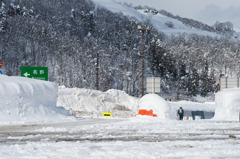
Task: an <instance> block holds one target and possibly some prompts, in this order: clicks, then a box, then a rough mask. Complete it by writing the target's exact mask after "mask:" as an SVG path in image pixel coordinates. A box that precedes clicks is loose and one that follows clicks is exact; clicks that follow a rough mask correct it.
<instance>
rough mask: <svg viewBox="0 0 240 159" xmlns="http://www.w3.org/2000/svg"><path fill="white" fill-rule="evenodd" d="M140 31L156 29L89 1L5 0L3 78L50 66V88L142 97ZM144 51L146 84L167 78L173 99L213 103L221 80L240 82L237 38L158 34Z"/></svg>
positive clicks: (0, 50)
mask: <svg viewBox="0 0 240 159" xmlns="http://www.w3.org/2000/svg"><path fill="white" fill-rule="evenodd" d="M139 24H141V25H143V26H144V25H145V26H147V25H149V22H148V21H146V22H139V21H137V20H136V19H135V18H134V17H126V16H124V15H123V14H122V13H112V12H110V11H108V10H107V9H105V8H101V7H96V6H95V5H94V3H92V2H91V1H89V0H68V1H67V3H66V1H65V0H41V1H36V0H14V1H13V0H12V1H11V0H0V61H1V62H4V67H3V68H2V70H3V73H4V74H6V75H9V76H19V75H20V67H21V66H45V67H48V69H49V80H50V81H53V82H58V83H59V84H60V85H65V86H67V87H79V88H89V89H97V88H99V90H101V91H106V90H108V89H119V90H123V91H125V92H126V93H128V94H130V95H133V96H137V97H139V96H141V86H142V85H141V82H142V81H141V76H142V74H141V71H142V34H141V32H140V31H139V30H138V29H137V26H138V25H139ZM144 44H145V47H144V48H145V77H151V76H156V77H161V89H162V91H163V92H164V93H165V94H176V96H178V98H181V97H182V98H183V97H186V96H189V97H190V96H195V95H197V94H201V95H202V96H206V95H207V94H208V93H209V92H212V91H213V87H215V86H213V84H212V83H213V82H212V80H214V81H215V83H217V81H218V78H219V76H220V74H224V75H226V76H238V75H239V67H240V65H239V62H240V58H239V56H240V55H239V53H240V51H239V44H240V42H239V41H238V40H237V39H233V38H232V37H231V36H221V35H220V36H218V37H210V36H201V35H196V34H177V35H171V36H167V35H165V34H164V33H163V32H158V31H157V30H152V31H151V32H146V34H145V41H144ZM97 62H99V67H97ZM97 72H98V76H97ZM97 77H98V81H99V84H98V86H97Z"/></svg>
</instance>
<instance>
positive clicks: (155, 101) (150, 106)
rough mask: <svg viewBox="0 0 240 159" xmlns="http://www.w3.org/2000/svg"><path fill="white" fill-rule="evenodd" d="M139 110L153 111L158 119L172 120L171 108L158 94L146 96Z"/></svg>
mask: <svg viewBox="0 0 240 159" xmlns="http://www.w3.org/2000/svg"><path fill="white" fill-rule="evenodd" d="M139 109H145V110H148V111H149V110H152V111H153V114H156V115H157V117H159V118H162V119H165V118H170V112H171V107H170V106H169V105H168V103H167V102H166V101H165V100H164V99H163V98H162V97H160V96H158V95H157V94H146V95H144V96H143V97H142V98H141V99H140V102H139Z"/></svg>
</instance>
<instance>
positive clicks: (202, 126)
mask: <svg viewBox="0 0 240 159" xmlns="http://www.w3.org/2000/svg"><path fill="white" fill-rule="evenodd" d="M239 134H240V124H239V122H236V121H234V122H231V121H228V122H220V121H211V120H198V121H161V120H159V119H157V118H131V119H110V118H109V119H108V118H96V119H90V118H89V119H79V120H77V121H76V122H66V123H51V124H50V123H49V124H32V125H15V126H13V125H12V126H11V125H8V126H0V143H1V147H0V158H9V159H10V158H13V157H14V156H18V158H39V157H40V158H66V157H67V158H144V157H147V158H182V157H183V158H188V157H189V158H191V157H195V158H196V157H203V158H208V157H209V158H211V157H216V158H225V157H229V158H234V157H239V156H240V135H239ZM45 152H47V153H45Z"/></svg>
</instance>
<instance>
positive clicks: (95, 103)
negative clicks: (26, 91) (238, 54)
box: [57, 86, 139, 118]
mask: <svg viewBox="0 0 240 159" xmlns="http://www.w3.org/2000/svg"><path fill="white" fill-rule="evenodd" d="M58 95H59V98H58V102H57V105H58V106H62V107H64V108H65V109H67V110H70V112H71V113H72V114H73V113H75V115H76V116H90V117H101V116H102V113H103V112H109V113H112V116H113V117H121V118H128V117H131V116H132V115H135V114H137V111H138V102H139V99H138V98H135V97H132V96H129V95H128V94H126V93H125V92H124V91H120V90H113V89H111V90H108V91H107V92H101V91H97V90H90V89H84V88H65V87H64V86H62V87H60V88H59V93H58Z"/></svg>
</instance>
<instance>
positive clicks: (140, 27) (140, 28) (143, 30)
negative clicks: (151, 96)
mask: <svg viewBox="0 0 240 159" xmlns="http://www.w3.org/2000/svg"><path fill="white" fill-rule="evenodd" d="M137 28H138V30H140V31H141V32H142V96H143V95H144V45H145V44H144V42H145V41H144V33H145V31H151V30H152V27H149V26H147V27H146V28H142V26H141V25H138V27H137Z"/></svg>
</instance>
